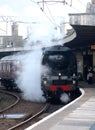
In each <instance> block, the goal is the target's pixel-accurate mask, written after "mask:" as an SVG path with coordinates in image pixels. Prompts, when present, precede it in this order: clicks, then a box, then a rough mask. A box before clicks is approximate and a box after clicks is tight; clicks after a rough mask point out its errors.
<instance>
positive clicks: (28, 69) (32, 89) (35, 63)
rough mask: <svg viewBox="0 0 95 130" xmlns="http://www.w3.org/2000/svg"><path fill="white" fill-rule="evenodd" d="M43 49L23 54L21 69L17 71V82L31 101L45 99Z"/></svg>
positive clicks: (24, 95)
mask: <svg viewBox="0 0 95 130" xmlns="http://www.w3.org/2000/svg"><path fill="white" fill-rule="evenodd" d="M41 61H42V51H41V50H37V51H33V52H30V53H28V54H25V55H23V58H21V65H22V66H21V71H19V72H17V74H18V78H17V81H16V83H17V84H18V87H19V88H20V89H21V90H22V92H23V97H24V98H25V99H27V100H31V101H37V102H41V101H45V99H44V98H43V97H42V94H43V93H42V91H41Z"/></svg>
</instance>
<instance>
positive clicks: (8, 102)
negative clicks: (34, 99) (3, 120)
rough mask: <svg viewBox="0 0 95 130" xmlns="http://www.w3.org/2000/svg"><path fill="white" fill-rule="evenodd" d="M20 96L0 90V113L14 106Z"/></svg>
mask: <svg viewBox="0 0 95 130" xmlns="http://www.w3.org/2000/svg"><path fill="white" fill-rule="evenodd" d="M19 100H20V98H19V97H18V96H17V95H15V94H13V93H11V92H8V91H5V90H0V104H2V105H0V114H1V113H4V112H5V111H7V110H9V109H11V108H12V107H14V106H15V105H16V104H17V103H18V102H19Z"/></svg>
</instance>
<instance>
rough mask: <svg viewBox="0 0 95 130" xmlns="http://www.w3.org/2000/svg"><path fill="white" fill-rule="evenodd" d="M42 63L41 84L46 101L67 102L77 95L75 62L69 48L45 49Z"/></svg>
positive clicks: (54, 47)
mask: <svg viewBox="0 0 95 130" xmlns="http://www.w3.org/2000/svg"><path fill="white" fill-rule="evenodd" d="M42 65H43V66H42V70H43V73H42V76H41V86H42V90H43V93H44V97H45V98H46V100H47V101H52V100H53V101H55V102H57V101H61V102H64V103H67V102H69V101H70V100H72V99H73V98H75V97H76V95H78V93H79V88H78V81H77V63H76V58H75V55H74V54H73V53H72V51H71V50H70V49H69V48H67V47H63V46H53V47H50V48H47V49H45V51H44V54H43V60H42Z"/></svg>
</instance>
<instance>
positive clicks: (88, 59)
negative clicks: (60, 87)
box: [65, 0, 95, 75]
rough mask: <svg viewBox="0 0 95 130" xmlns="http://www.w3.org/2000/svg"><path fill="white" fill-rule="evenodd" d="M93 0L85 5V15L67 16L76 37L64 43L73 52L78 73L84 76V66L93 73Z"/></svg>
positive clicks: (94, 65)
mask: <svg viewBox="0 0 95 130" xmlns="http://www.w3.org/2000/svg"><path fill="white" fill-rule="evenodd" d="M94 7H95V0H92V1H91V3H90V2H89V3H88V4H87V8H86V13H78V14H69V19H70V20H69V21H70V25H71V26H72V27H73V29H74V30H75V32H76V37H75V38H74V39H73V40H71V41H68V42H66V43H65V45H66V46H68V47H70V48H72V49H73V50H75V53H76V57H77V64H78V72H79V73H81V74H82V75H83V74H84V68H85V65H87V66H91V67H92V68H93V71H94V72H95V8H94Z"/></svg>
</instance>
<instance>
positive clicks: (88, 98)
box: [26, 82, 95, 130]
mask: <svg viewBox="0 0 95 130" xmlns="http://www.w3.org/2000/svg"><path fill="white" fill-rule="evenodd" d="M79 84H80V88H81V91H82V96H81V97H79V98H78V99H77V100H76V101H73V102H72V103H70V104H68V105H66V106H65V107H63V108H61V109H60V110H58V111H56V112H54V113H53V114H51V115H50V116H47V117H46V118H45V119H42V120H41V121H39V122H38V123H36V124H34V125H32V126H30V127H28V128H27V129H26V130H95V83H94V84H92V85H89V84H88V83H85V82H80V83H79Z"/></svg>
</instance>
